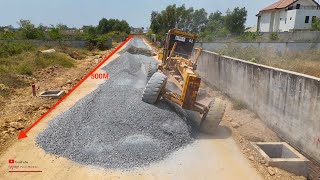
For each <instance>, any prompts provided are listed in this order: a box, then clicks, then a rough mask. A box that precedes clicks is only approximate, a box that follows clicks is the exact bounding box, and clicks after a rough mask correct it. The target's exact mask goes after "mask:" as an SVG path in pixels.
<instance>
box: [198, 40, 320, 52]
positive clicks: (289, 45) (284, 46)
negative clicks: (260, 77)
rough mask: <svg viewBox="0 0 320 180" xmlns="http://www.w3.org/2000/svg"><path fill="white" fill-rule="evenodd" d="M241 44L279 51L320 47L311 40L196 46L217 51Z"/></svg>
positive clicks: (204, 43) (220, 43)
mask: <svg viewBox="0 0 320 180" xmlns="http://www.w3.org/2000/svg"><path fill="white" fill-rule="evenodd" d="M230 45H232V46H240V47H243V48H245V47H249V46H253V47H256V48H273V49H276V50H277V51H279V52H285V51H305V50H311V49H320V43H311V42H197V43H196V47H202V48H203V49H205V50H208V51H215V50H218V49H221V48H228V46H230Z"/></svg>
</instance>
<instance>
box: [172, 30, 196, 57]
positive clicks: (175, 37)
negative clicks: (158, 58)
mask: <svg viewBox="0 0 320 180" xmlns="http://www.w3.org/2000/svg"><path fill="white" fill-rule="evenodd" d="M167 38H169V39H167V41H166V42H167V43H168V44H166V47H167V49H168V50H169V52H170V51H171V49H172V48H173V45H174V43H177V48H176V50H175V53H174V55H178V56H182V57H184V58H190V56H191V53H192V50H193V47H194V44H195V42H196V39H197V38H198V36H197V35H194V34H191V33H187V32H183V31H181V30H178V29H171V30H170V31H169V32H168V34H167Z"/></svg>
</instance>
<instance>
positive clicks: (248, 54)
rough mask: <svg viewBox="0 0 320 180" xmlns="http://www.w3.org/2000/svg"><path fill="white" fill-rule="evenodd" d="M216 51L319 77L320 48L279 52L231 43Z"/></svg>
mask: <svg viewBox="0 0 320 180" xmlns="http://www.w3.org/2000/svg"><path fill="white" fill-rule="evenodd" d="M216 52H218V53H219V54H222V55H227V56H231V57H235V58H239V59H243V60H247V61H250V62H254V63H258V64H263V65H267V66H272V67H277V68H281V69H285V70H290V71H294V72H298V73H303V74H307V75H311V76H315V77H320V50H317V49H311V50H306V51H285V52H279V51H277V50H276V49H273V48H263V49H259V48H256V47H253V46H249V47H240V46H236V45H232V44H231V45H228V47H224V48H221V49H218V50H216Z"/></svg>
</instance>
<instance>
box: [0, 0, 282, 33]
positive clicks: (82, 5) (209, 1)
mask: <svg viewBox="0 0 320 180" xmlns="http://www.w3.org/2000/svg"><path fill="white" fill-rule="evenodd" d="M0 1H2V2H1V6H0V26H4V25H9V24H11V25H14V26H17V23H16V22H17V21H18V20H19V19H29V20H31V21H32V22H33V23H34V24H39V23H43V24H45V25H50V24H54V25H56V24H58V23H63V24H67V25H68V26H70V27H81V26H82V25H96V24H97V23H98V22H99V20H100V19H101V18H102V17H106V18H118V19H124V20H127V21H128V22H129V24H130V25H131V26H134V27H148V26H149V24H150V14H151V12H152V11H154V10H155V11H160V10H163V9H164V8H165V7H166V6H167V5H170V4H177V5H182V4H185V5H186V7H190V6H193V7H194V8H196V9H199V8H205V9H206V11H207V12H214V11H216V10H219V11H221V12H223V13H224V12H225V11H226V10H227V9H228V8H230V9H233V8H234V7H236V6H239V7H246V9H247V10H248V20H247V26H254V25H256V16H255V14H257V13H258V12H259V10H260V9H262V8H264V7H266V6H268V5H270V4H272V3H273V2H275V1H276V0H184V1H183V0H135V1H133V0H112V1H110V0H51V1H49V0H0Z"/></svg>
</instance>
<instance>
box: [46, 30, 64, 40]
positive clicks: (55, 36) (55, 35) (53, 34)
mask: <svg viewBox="0 0 320 180" xmlns="http://www.w3.org/2000/svg"><path fill="white" fill-rule="evenodd" d="M48 34H49V37H50V39H51V40H61V39H62V35H61V33H60V29H59V28H52V29H51V30H50V31H49V33H48Z"/></svg>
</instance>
